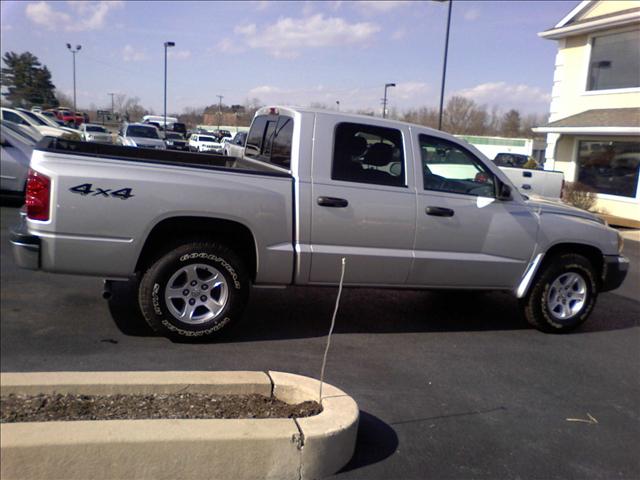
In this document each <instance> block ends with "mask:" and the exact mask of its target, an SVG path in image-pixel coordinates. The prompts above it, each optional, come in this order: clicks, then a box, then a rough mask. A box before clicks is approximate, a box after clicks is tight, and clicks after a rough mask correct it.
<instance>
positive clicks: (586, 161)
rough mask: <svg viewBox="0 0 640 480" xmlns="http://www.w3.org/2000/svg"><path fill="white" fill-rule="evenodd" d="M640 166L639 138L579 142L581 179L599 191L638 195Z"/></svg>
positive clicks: (612, 193) (628, 195)
mask: <svg viewBox="0 0 640 480" xmlns="http://www.w3.org/2000/svg"><path fill="white" fill-rule="evenodd" d="M639 169H640V142H624V141H620V142H619V141H603V140H598V141H581V142H579V148H578V181H579V182H580V183H583V184H585V185H588V186H590V187H592V188H593V189H595V191H596V192H598V193H606V194H608V195H617V196H620V197H632V198H635V196H636V191H637V189H638V170H639Z"/></svg>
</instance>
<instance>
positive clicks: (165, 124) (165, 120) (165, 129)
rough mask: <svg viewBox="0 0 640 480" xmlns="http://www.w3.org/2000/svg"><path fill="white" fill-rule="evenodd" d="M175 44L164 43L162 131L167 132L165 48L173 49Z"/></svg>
mask: <svg viewBox="0 0 640 480" xmlns="http://www.w3.org/2000/svg"><path fill="white" fill-rule="evenodd" d="M175 46H176V43H175V42H164V125H163V127H164V131H165V133H166V131H167V48H169V47H175Z"/></svg>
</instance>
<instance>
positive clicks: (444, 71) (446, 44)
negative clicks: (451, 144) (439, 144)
mask: <svg viewBox="0 0 640 480" xmlns="http://www.w3.org/2000/svg"><path fill="white" fill-rule="evenodd" d="M452 5H453V0H449V12H448V13H447V33H446V35H445V40H444V60H443V62H442V86H441V87H440V113H439V114H438V130H442V108H443V106H444V81H445V78H446V76H447V53H448V52H449V26H450V25H451V6H452Z"/></svg>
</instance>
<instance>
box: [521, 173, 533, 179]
mask: <svg viewBox="0 0 640 480" xmlns="http://www.w3.org/2000/svg"><path fill="white" fill-rule="evenodd" d="M522 176H523V177H527V178H531V177H532V174H531V172H522Z"/></svg>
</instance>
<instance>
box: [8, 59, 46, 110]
mask: <svg viewBox="0 0 640 480" xmlns="http://www.w3.org/2000/svg"><path fill="white" fill-rule="evenodd" d="M2 61H3V63H4V64H5V65H6V67H3V68H2V86H3V87H5V88H6V89H7V91H6V92H3V93H2V95H4V96H5V97H6V99H7V100H8V101H9V102H10V103H11V105H13V106H16V107H25V108H29V107H32V106H33V105H39V106H43V107H57V106H58V100H57V99H56V97H55V95H54V90H55V86H54V85H53V83H52V82H51V72H50V71H49V69H48V68H47V67H46V66H43V65H41V64H40V61H39V60H38V57H36V56H35V55H33V54H32V53H31V52H24V53H21V54H17V53H15V52H6V53H5V54H4V56H3V57H2Z"/></svg>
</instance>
